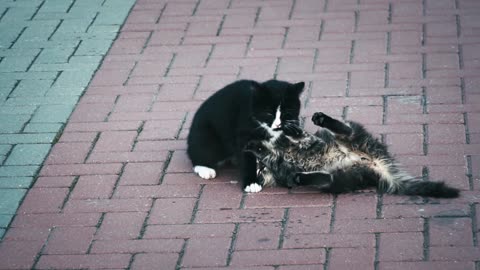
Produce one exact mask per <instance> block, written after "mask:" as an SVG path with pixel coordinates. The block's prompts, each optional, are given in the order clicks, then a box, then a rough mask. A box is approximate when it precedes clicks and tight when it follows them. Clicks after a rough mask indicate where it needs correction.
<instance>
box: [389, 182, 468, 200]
mask: <svg viewBox="0 0 480 270" xmlns="http://www.w3.org/2000/svg"><path fill="white" fill-rule="evenodd" d="M389 193H392V194H399V195H418V196H423V197H434V198H457V197H458V196H459V194H460V191H459V190H458V189H456V188H453V187H449V186H447V185H446V184H445V183H444V182H431V181H422V180H409V181H402V182H400V184H399V186H398V187H397V188H396V189H394V190H392V192H389Z"/></svg>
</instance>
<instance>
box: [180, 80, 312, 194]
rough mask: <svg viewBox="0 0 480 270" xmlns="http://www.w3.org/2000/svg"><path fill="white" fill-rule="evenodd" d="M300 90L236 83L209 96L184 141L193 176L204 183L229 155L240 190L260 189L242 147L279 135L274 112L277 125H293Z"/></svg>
mask: <svg viewBox="0 0 480 270" xmlns="http://www.w3.org/2000/svg"><path fill="white" fill-rule="evenodd" d="M304 86H305V84H304V83H303V82H300V83H296V84H291V83H288V82H284V81H278V80H270V81H266V82H263V83H259V82H256V81H251V80H240V81H236V82H234V83H232V84H229V85H227V86H225V87H224V88H222V89H220V90H218V91H217V92H216V93H215V94H213V95H212V96H211V97H209V98H208V99H207V100H206V101H205V102H204V103H203V104H202V105H201V106H200V107H199V109H198V110H197V112H196V113H195V116H194V118H193V121H192V125H191V128H190V132H189V135H188V139H187V143H188V147H187V153H188V156H189V157H190V159H191V161H192V164H193V166H194V170H195V172H197V173H198V174H199V175H200V176H201V177H202V178H205V179H209V178H214V177H215V176H216V169H217V168H218V166H219V164H221V163H222V162H223V161H225V160H228V159H230V158H232V157H233V158H234V160H236V161H237V163H238V165H239V168H240V171H241V178H242V182H243V188H244V189H245V190H246V191H249V192H258V191H260V190H259V189H261V186H262V185H261V184H262V183H259V182H258V181H257V177H256V176H257V174H256V170H257V162H256V158H255V156H254V155H253V154H252V153H249V152H244V151H243V148H244V146H245V144H246V143H247V141H249V140H250V139H251V138H252V137H255V138H259V137H260V138H264V137H266V136H267V137H272V136H273V137H276V136H278V135H279V134H280V133H281V128H272V124H273V121H274V120H275V117H276V116H277V108H279V110H280V114H279V119H280V120H281V125H282V126H283V125H284V124H285V123H287V122H288V123H296V124H298V120H299V114H300V105H301V102H300V95H301V93H302V91H303V88H304ZM277 120H278V119H277ZM252 184H257V185H258V186H257V189H255V188H252V189H250V188H249V186H250V185H252ZM254 186H255V185H254ZM252 187H253V186H252ZM258 187H260V188H259V189H258Z"/></svg>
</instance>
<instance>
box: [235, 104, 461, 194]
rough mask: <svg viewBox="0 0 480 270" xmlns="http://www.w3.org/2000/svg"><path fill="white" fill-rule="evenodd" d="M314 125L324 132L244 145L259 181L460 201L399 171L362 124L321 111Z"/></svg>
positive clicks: (293, 129) (440, 186) (290, 130)
mask: <svg viewBox="0 0 480 270" xmlns="http://www.w3.org/2000/svg"><path fill="white" fill-rule="evenodd" d="M312 121H313V123H314V124H315V125H317V126H320V127H323V129H321V130H319V131H318V132H317V133H316V134H315V135H312V134H309V133H307V132H305V131H303V130H301V129H300V128H299V127H298V126H296V125H288V126H286V127H284V132H283V133H282V135H280V136H279V137H278V138H277V139H275V140H271V139H259V140H252V141H250V142H249V143H248V144H247V146H246V147H245V151H247V152H251V153H253V154H254V155H255V156H256V157H257V159H258V160H259V161H260V163H261V164H263V166H264V167H263V168H262V169H260V170H259V172H258V176H259V178H262V179H263V181H264V182H265V183H270V184H272V183H275V184H279V185H282V186H287V187H292V186H296V185H312V186H316V187H318V188H319V189H320V190H322V191H324V192H329V193H335V194H336V193H344V192H350V191H354V190H358V189H362V188H367V187H377V189H378V190H379V191H380V192H386V193H389V194H404V195H419V196H427V197H443V198H455V197H458V195H459V190H458V189H455V188H452V187H448V186H446V185H445V184H444V183H443V182H429V181H422V180H419V179H416V178H413V177H411V176H409V175H408V174H407V173H405V172H403V171H402V170H400V168H399V167H398V165H397V163H396V162H395V160H394V159H393V158H392V156H391V155H390V154H389V153H388V151H387V146H386V145H385V144H383V143H381V142H380V141H379V140H378V139H376V138H374V137H373V136H372V134H370V133H369V132H368V131H366V129H365V128H364V127H363V126H362V125H361V124H359V123H356V122H346V123H343V122H340V121H338V120H336V119H333V118H331V117H329V116H328V115H325V114H323V113H321V112H317V113H315V114H314V115H313V117H312Z"/></svg>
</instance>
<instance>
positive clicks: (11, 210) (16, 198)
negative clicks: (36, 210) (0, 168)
mask: <svg viewBox="0 0 480 270" xmlns="http://www.w3.org/2000/svg"><path fill="white" fill-rule="evenodd" d="M25 193H27V190H26V189H0V214H15V212H16V210H17V207H18V206H19V204H20V201H21V200H22V199H23V196H25Z"/></svg>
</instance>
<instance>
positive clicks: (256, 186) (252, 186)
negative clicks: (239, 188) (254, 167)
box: [245, 183, 262, 193]
mask: <svg viewBox="0 0 480 270" xmlns="http://www.w3.org/2000/svg"><path fill="white" fill-rule="evenodd" d="M260 191H262V186H261V185H259V184H257V183H252V184H250V185H248V186H246V187H245V192H248V193H257V192H260Z"/></svg>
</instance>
